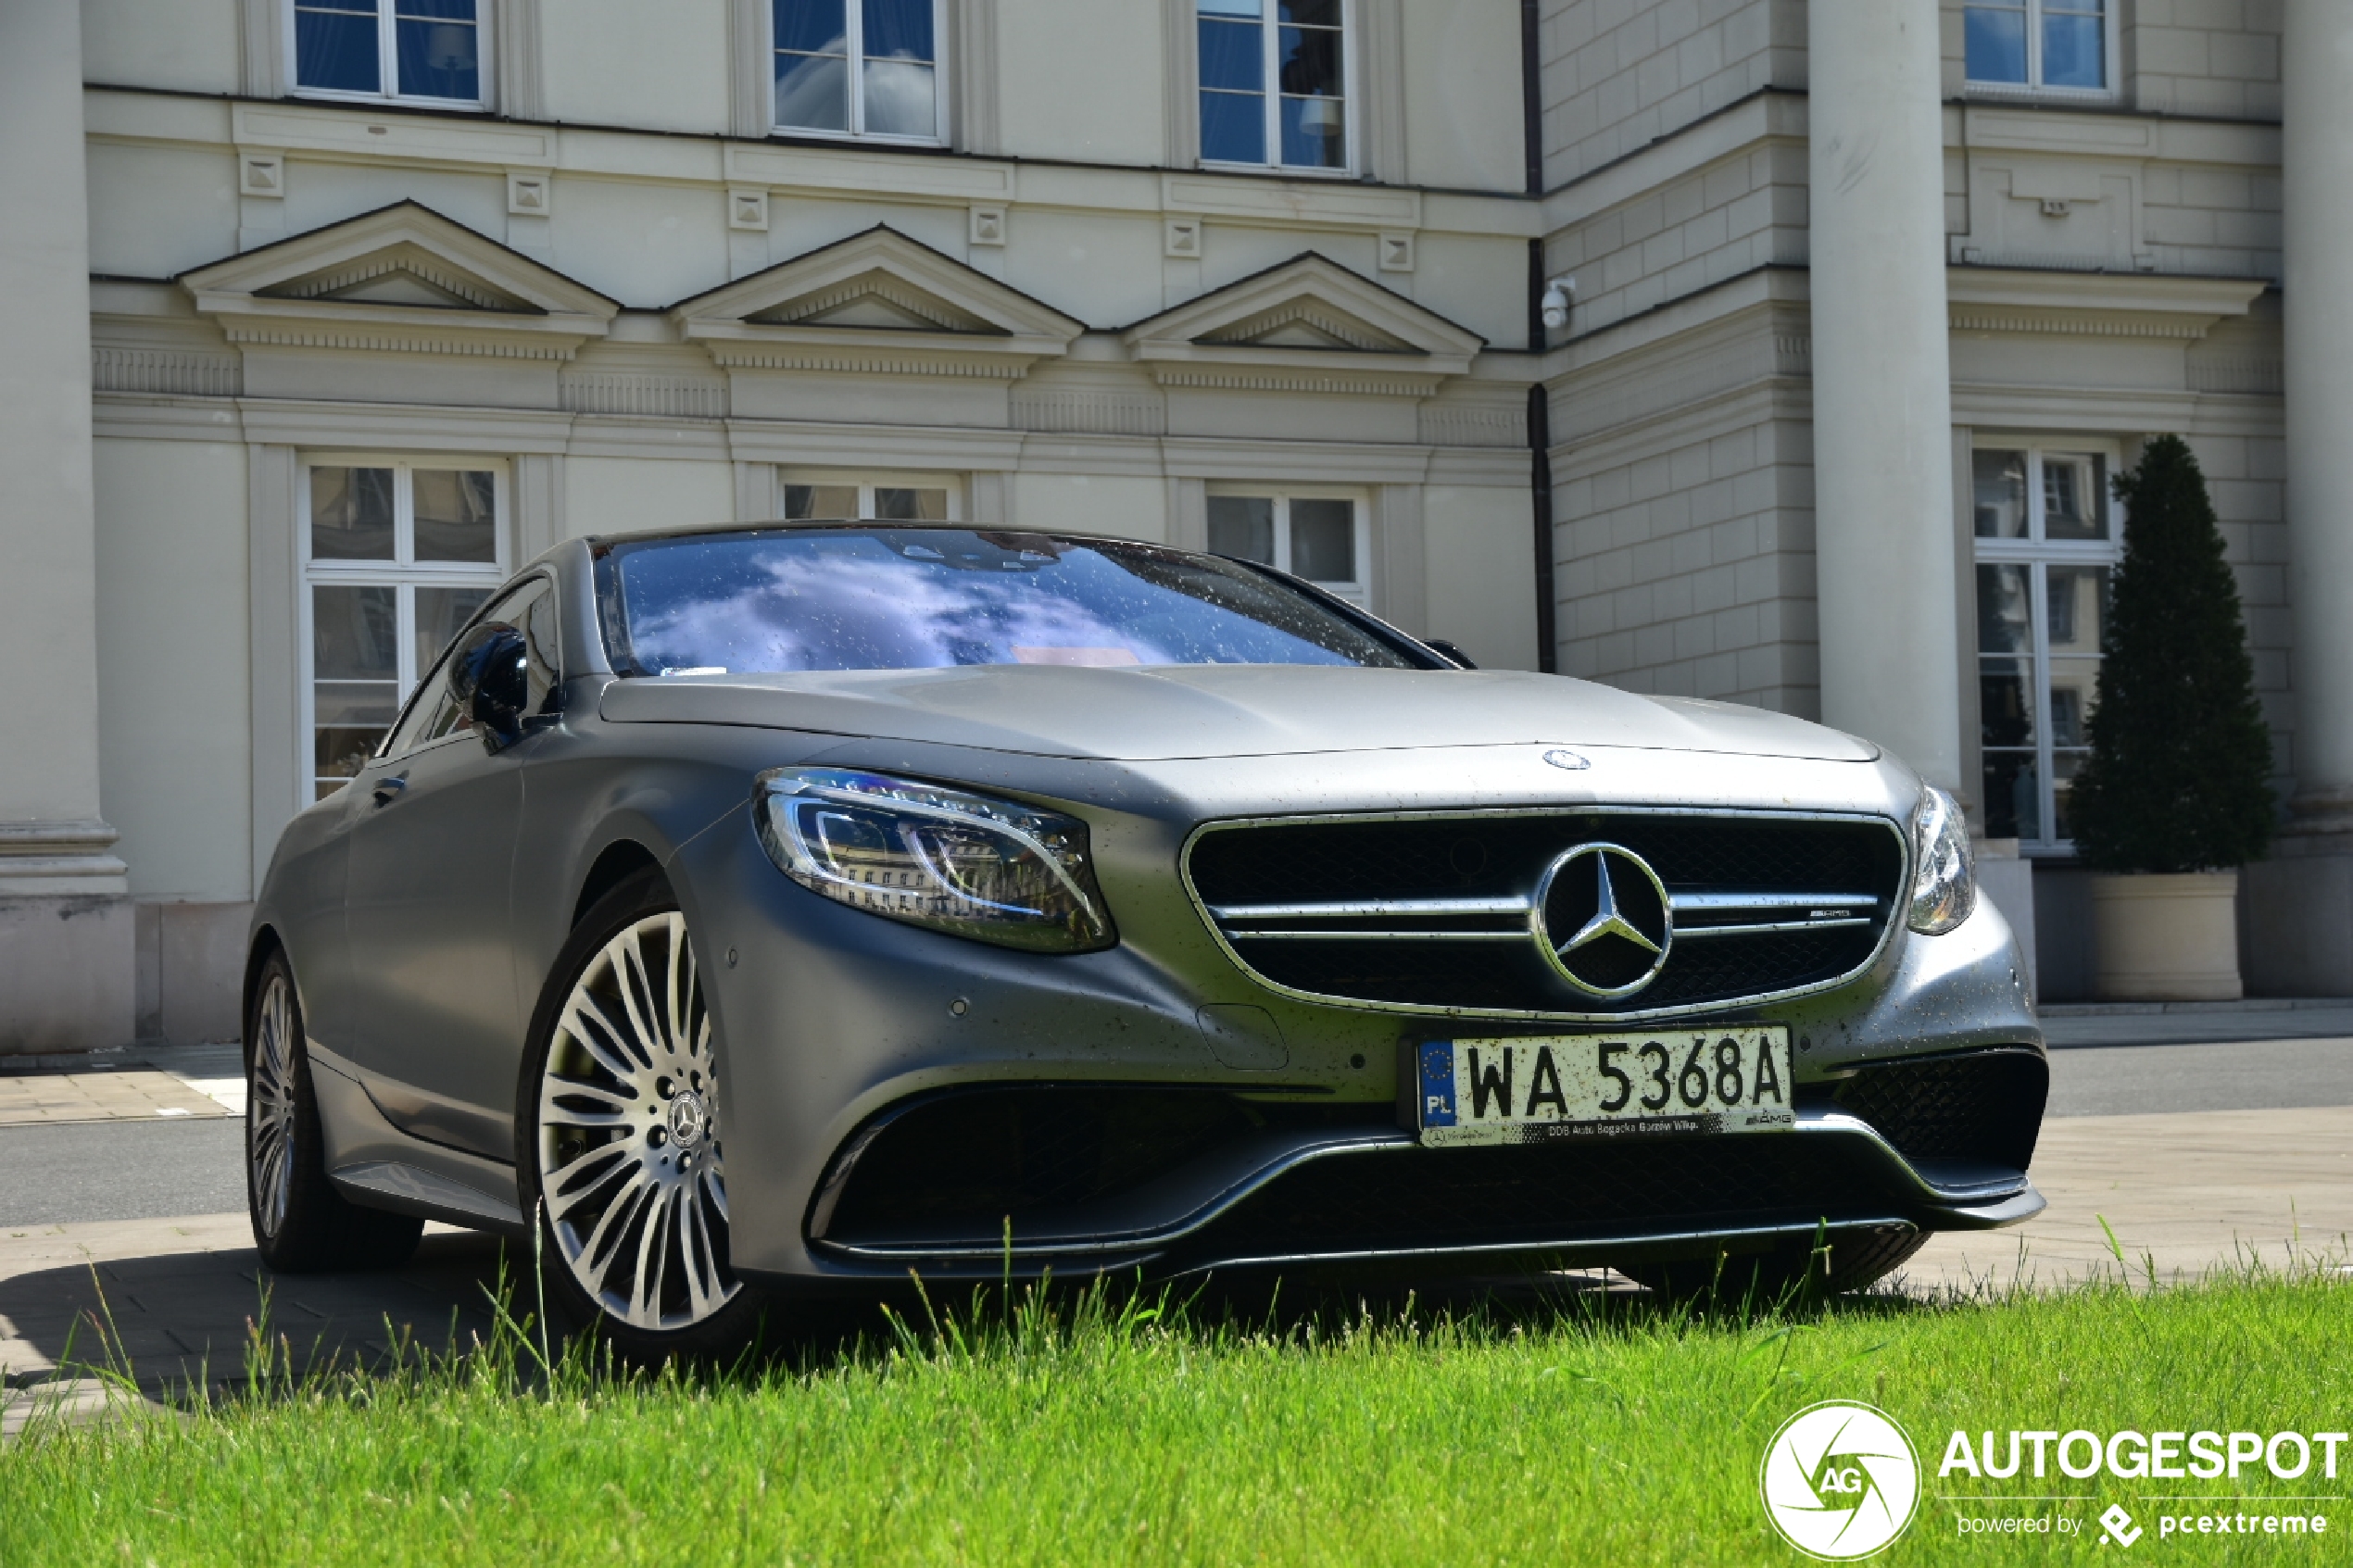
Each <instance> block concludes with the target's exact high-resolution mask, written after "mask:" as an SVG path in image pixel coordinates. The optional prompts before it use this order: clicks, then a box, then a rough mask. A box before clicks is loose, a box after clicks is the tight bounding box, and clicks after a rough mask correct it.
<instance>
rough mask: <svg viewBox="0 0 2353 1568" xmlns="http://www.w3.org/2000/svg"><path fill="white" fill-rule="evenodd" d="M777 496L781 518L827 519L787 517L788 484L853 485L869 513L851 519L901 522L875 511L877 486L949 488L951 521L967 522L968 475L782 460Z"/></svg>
mask: <svg viewBox="0 0 2353 1568" xmlns="http://www.w3.org/2000/svg"><path fill="white" fill-rule="evenodd" d="M775 474H776V498H775V507H774V517H775V518H776V519H777V521H828V520H825V519H818V518H812V519H797V518H787V517H786V514H785V487H786V485H788V484H808V485H849V486H852V487H854V488H855V489H856V490H857V492H858V506H859V508H860V510H861V511H862V512H863V513H864V514H865V515H864V516H862V517H858V518H852V519H849V520H847V521H853V522H883V523H888V522H901V521H907V520H905V519H902V518H885V517H876V516H875V515H874V505H875V491H877V490H945V491H946V492H947V493H948V516H947V517H946V518H945V519H944V520H942V521H947V522H963V521H965V518H964V512H965V506H964V476H963V475H962V474H960V473H913V472H900V471H894V470H888V469H805V468H799V467H795V466H791V465H787V464H780V465H778V466H777V468H776V470H775Z"/></svg>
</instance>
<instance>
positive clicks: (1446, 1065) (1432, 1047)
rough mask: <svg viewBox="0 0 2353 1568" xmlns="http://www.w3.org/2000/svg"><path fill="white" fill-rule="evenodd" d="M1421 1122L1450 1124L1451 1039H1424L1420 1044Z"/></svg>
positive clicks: (1452, 1097) (1451, 1121) (1425, 1123)
mask: <svg viewBox="0 0 2353 1568" xmlns="http://www.w3.org/2000/svg"><path fill="white" fill-rule="evenodd" d="M1420 1054H1421V1064H1422V1065H1421V1080H1422V1116H1421V1121H1422V1125H1423V1126H1425V1127H1451V1126H1453V1124H1454V1046H1453V1041H1451V1040H1425V1041H1424V1042H1422V1046H1421V1052H1420Z"/></svg>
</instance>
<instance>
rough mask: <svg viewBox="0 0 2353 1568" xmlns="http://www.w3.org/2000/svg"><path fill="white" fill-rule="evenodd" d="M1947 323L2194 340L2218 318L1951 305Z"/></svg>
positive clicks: (2051, 333) (2046, 333) (1966, 328)
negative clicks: (2000, 308)
mask: <svg viewBox="0 0 2353 1568" xmlns="http://www.w3.org/2000/svg"><path fill="white" fill-rule="evenodd" d="M1949 316H1950V324H1951V326H1952V329H1953V331H1955V332H2023V333H2027V334H2030V335H2032V336H2034V337H2139V338H2169V339H2172V340H2175V341H2178V342H2183V343H2194V342H2196V340H2197V339H2199V338H2202V337H2204V336H2205V335H2206V330H2207V328H2208V327H2210V326H2212V325H2213V324H2214V322H2215V320H2218V318H2216V317H2211V316H2207V317H2196V316H2147V315H2142V314H2139V313H2136V312H2130V313H2128V312H2100V313H2098V314H2092V313H2085V312H2076V311H2069V310H2032V309H2018V310H1999V309H1991V308H1987V307H1982V306H1967V305H1956V306H1953V307H1951V309H1950V312H1949Z"/></svg>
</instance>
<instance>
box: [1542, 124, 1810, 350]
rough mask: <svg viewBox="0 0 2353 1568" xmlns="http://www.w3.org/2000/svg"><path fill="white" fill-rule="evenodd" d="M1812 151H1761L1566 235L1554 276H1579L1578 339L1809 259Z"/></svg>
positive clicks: (1552, 247) (1791, 147) (1553, 245)
mask: <svg viewBox="0 0 2353 1568" xmlns="http://www.w3.org/2000/svg"><path fill="white" fill-rule="evenodd" d="M1806 220H1807V208H1806V148H1805V147H1804V146H1802V145H1799V144H1768V145H1761V146H1755V147H1752V148H1750V149H1749V150H1747V151H1745V152H1743V153H1741V154H1739V155H1737V156H1735V157H1729V158H1725V159H1723V160H1722V161H1720V162H1718V163H1717V164H1714V165H1712V166H1711V167H1709V168H1707V169H1701V170H1699V171H1698V172H1696V173H1693V174H1691V175H1688V176H1686V177H1685V178H1683V179H1681V180H1678V181H1675V182H1671V183H1669V184H1666V185H1662V186H1660V187H1658V188H1657V189H1655V190H1652V191H1646V192H1644V193H1643V194H1642V195H1641V196H1639V197H1637V198H1635V199H1634V200H1632V201H1630V202H1627V203H1625V204H1623V205H1622V206H1619V207H1613V208H1611V209H1610V210H1609V211H1607V212H1604V213H1603V214H1601V215H1600V216H1598V217H1596V218H1594V219H1592V220H1590V221H1588V222H1585V223H1581V224H1579V225H1578V226H1577V227H1575V228H1573V229H1566V230H1563V231H1562V232H1560V233H1558V234H1555V235H1554V236H1553V237H1552V239H1551V241H1550V242H1549V243H1548V245H1547V246H1546V249H1545V261H1546V270H1547V271H1548V272H1552V273H1555V274H1557V273H1563V272H1567V273H1570V274H1573V275H1574V276H1575V277H1576V279H1577V316H1576V326H1577V332H1578V333H1579V335H1580V336H1581V335H1583V334H1584V333H1587V332H1599V331H1600V330H1601V329H1603V328H1604V327H1607V326H1609V325H1611V324H1612V323H1613V322H1617V321H1622V320H1625V319H1626V318H1628V317H1629V316H1638V315H1640V314H1642V312H1643V311H1645V310H1649V309H1652V308H1654V307H1657V306H1660V305H1664V304H1667V303H1669V302H1670V301H1673V300H1677V299H1680V298H1682V297H1683V296H1684V295H1690V294H1695V293H1697V292H1698V291H1700V290H1701V289H1704V288H1706V287H1708V286H1710V285H1711V284H1715V283H1720V282H1723V281H1724V280H1725V279H1727V278H1733V277H1738V276H1739V275H1740V274H1741V273H1743V272H1748V271H1753V270H1755V269H1756V268H1759V267H1762V266H1764V265H1766V264H1767V263H1768V262H1780V263H1786V264H1793V265H1803V264H1804V262H1805V260H1806Z"/></svg>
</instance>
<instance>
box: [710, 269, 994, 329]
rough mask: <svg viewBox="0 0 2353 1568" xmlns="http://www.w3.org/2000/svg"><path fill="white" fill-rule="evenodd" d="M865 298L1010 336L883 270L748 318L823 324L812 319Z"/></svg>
mask: <svg viewBox="0 0 2353 1568" xmlns="http://www.w3.org/2000/svg"><path fill="white" fill-rule="evenodd" d="M861 299H879V300H881V301H883V302H884V303H885V304H887V305H889V306H892V307H896V308H898V309H900V310H904V311H905V312H906V313H907V314H908V315H910V316H912V317H914V318H915V319H916V320H923V321H929V322H930V323H931V324H932V325H933V326H935V327H937V328H938V329H939V330H940V331H941V332H972V333H975V334H979V335H985V336H989V337H1002V336H1005V335H1007V334H1006V333H1005V332H1002V331H1001V330H1000V329H998V328H994V327H991V326H989V325H988V324H987V323H985V322H982V321H980V320H979V318H977V317H975V316H973V315H971V314H970V313H968V312H965V311H961V310H952V309H949V308H946V307H943V305H942V303H941V302H940V301H939V300H938V299H937V298H936V297H932V296H929V295H924V294H920V293H918V292H917V291H915V290H914V289H912V288H909V287H907V286H905V285H904V284H903V283H901V282H900V281H899V280H898V279H896V278H893V277H891V276H890V275H889V274H888V273H887V272H882V271H879V270H877V271H874V272H865V273H861V274H860V275H859V276H857V277H855V278H849V279H847V280H845V281H843V282H840V283H837V284H836V285H835V286H834V287H832V288H829V289H822V290H820V291H818V292H817V293H815V294H812V295H803V296H801V297H800V298H799V299H790V300H786V301H785V302H784V303H783V304H781V305H778V306H775V307H772V308H770V309H767V310H762V311H760V312H758V313H756V314H755V315H754V316H751V317H749V318H747V320H757V321H759V322H761V324H762V325H775V326H801V325H812V326H813V325H821V324H822V323H818V322H813V321H811V320H810V318H812V317H814V316H822V315H824V313H825V312H826V311H828V310H834V309H838V308H839V307H842V306H845V305H849V304H850V303H852V302H853V301H856V300H861ZM787 310H789V311H791V312H792V314H791V315H790V316H786V314H785V312H786V311H787Z"/></svg>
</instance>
